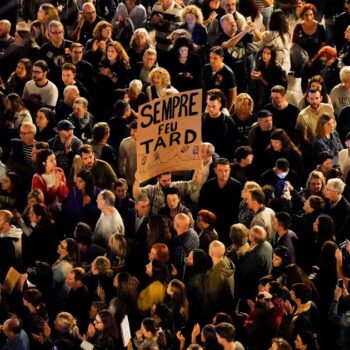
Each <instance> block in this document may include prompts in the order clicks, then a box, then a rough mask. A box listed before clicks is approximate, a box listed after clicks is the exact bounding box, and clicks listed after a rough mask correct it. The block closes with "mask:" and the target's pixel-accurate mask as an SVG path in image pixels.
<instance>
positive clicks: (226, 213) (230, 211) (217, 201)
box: [198, 158, 242, 244]
mask: <svg viewBox="0 0 350 350" xmlns="http://www.w3.org/2000/svg"><path fill="white" fill-rule="evenodd" d="M214 169H215V174H216V177H215V178H213V179H210V180H209V181H207V182H206V183H205V184H204V185H203V187H202V189H201V191H200V194H199V202H198V207H199V209H207V210H209V211H211V212H213V213H214V214H215V215H216V217H217V218H218V220H217V223H216V227H215V228H216V230H217V231H218V234H219V237H220V241H222V242H223V243H224V244H229V242H230V241H229V229H230V227H231V225H232V224H233V223H235V222H236V219H237V215H238V207H239V203H240V201H241V190H242V185H241V184H240V183H239V182H238V181H237V180H235V179H233V178H232V177H230V162H229V161H228V160H227V159H226V158H219V159H218V160H217V162H216V163H215V168H214Z"/></svg>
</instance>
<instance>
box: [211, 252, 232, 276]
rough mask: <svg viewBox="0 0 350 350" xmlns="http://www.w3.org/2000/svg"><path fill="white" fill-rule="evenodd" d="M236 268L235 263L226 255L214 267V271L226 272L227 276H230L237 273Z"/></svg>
mask: <svg viewBox="0 0 350 350" xmlns="http://www.w3.org/2000/svg"><path fill="white" fill-rule="evenodd" d="M235 270H236V267H235V264H234V263H233V262H232V260H231V259H230V258H228V257H227V256H225V257H224V258H223V259H222V260H221V261H220V262H219V263H218V264H216V265H215V266H213V268H212V271H213V272H218V273H220V274H224V275H225V276H226V278H230V277H231V276H232V275H233V274H234V273H235Z"/></svg>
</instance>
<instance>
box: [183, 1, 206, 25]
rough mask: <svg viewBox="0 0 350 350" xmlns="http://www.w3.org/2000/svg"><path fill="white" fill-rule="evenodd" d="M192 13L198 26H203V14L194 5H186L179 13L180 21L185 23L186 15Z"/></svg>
mask: <svg viewBox="0 0 350 350" xmlns="http://www.w3.org/2000/svg"><path fill="white" fill-rule="evenodd" d="M189 13H192V14H193V15H195V16H196V18H197V23H198V24H203V13H202V10H201V9H200V8H199V7H198V6H196V5H188V6H186V7H185V8H184V9H183V10H182V12H181V20H182V21H184V22H185V20H186V15H187V14H189Z"/></svg>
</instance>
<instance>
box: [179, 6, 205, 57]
mask: <svg viewBox="0 0 350 350" xmlns="http://www.w3.org/2000/svg"><path fill="white" fill-rule="evenodd" d="M181 20H182V21H183V23H182V24H181V25H180V28H183V29H186V30H187V31H188V32H189V33H190V34H191V38H192V41H193V45H194V48H195V50H197V51H199V50H200V49H202V48H203V49H204V48H205V47H206V46H207V45H208V33H207V28H206V27H205V26H204V25H203V13H202V11H201V9H200V8H199V7H198V6H196V5H188V6H186V7H185V8H184V9H183V10H182V12H181ZM203 53H204V52H203Z"/></svg>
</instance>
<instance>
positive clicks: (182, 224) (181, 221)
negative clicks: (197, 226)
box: [174, 213, 191, 235]
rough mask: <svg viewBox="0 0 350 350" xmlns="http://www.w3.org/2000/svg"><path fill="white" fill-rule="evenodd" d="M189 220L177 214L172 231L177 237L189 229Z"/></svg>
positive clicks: (184, 215)
mask: <svg viewBox="0 0 350 350" xmlns="http://www.w3.org/2000/svg"><path fill="white" fill-rule="evenodd" d="M190 223H191V220H190V218H189V217H188V216H187V215H186V214H183V213H180V214H177V215H176V216H175V219H174V229H175V231H176V233H177V234H178V235H181V234H183V233H185V232H187V231H188V229H189V228H190Z"/></svg>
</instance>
